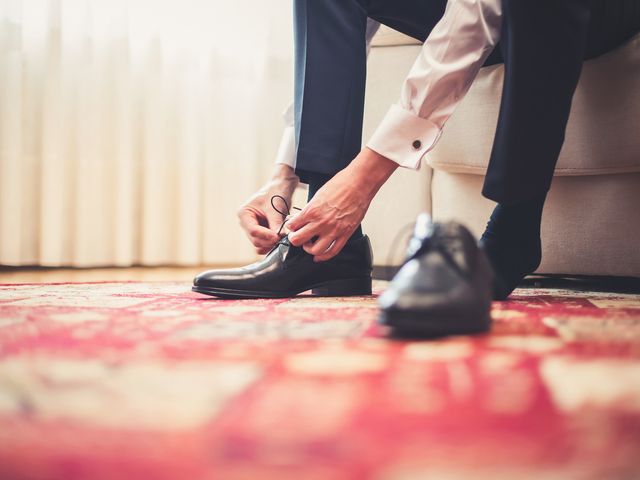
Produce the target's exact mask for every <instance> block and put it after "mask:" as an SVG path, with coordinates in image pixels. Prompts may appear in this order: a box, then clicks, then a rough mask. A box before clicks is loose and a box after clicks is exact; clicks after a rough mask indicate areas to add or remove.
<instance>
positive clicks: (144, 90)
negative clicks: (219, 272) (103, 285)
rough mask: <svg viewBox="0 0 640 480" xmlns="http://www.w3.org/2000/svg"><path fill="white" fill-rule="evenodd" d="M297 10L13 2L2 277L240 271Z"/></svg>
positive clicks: (5, 70)
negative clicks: (18, 271) (54, 271)
mask: <svg viewBox="0 0 640 480" xmlns="http://www.w3.org/2000/svg"><path fill="white" fill-rule="evenodd" d="M291 56H292V48H291V2H290V1H288V0H270V1H263V0H235V1H229V0H0V264H4V265H47V266H57V265H70V266H96V265H116V266H126V265H131V264H143V265H158V264H176V265H192V264H201V263H217V264H220V263H236V262H244V261H248V260H251V259H253V258H254V255H253V252H252V249H251V248H250V246H249V244H248V242H247V241H246V240H245V239H244V237H243V235H242V233H241V232H240V229H239V227H238V226H237V223H236V219H235V211H236V209H237V206H238V205H239V204H240V203H241V202H242V201H243V200H244V199H245V198H246V197H247V196H248V195H250V193H251V192H252V191H253V190H255V188H256V187H258V186H259V184H260V182H261V181H262V180H263V179H264V177H265V176H266V175H267V173H268V171H269V169H270V168H271V164H272V162H273V159H274V156H275V153H276V151H277V147H278V142H279V139H280V133H281V128H282V122H281V115H280V114H281V111H282V109H283V108H284V107H285V106H286V104H287V103H288V102H289V100H290V95H291V90H292V86H291V77H292V73H291V69H292V66H291Z"/></svg>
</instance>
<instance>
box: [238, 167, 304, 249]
mask: <svg viewBox="0 0 640 480" xmlns="http://www.w3.org/2000/svg"><path fill="white" fill-rule="evenodd" d="M298 183H299V180H298V177H297V176H296V174H295V172H294V170H293V168H291V167H290V166H288V165H276V169H275V172H274V174H273V176H272V177H271V179H270V180H269V181H268V182H267V183H266V184H265V185H264V186H263V187H262V188H261V189H260V190H258V192H256V193H255V194H254V195H253V196H251V198H249V200H247V201H246V202H245V203H244V204H243V205H242V206H241V207H240V208H239V209H238V219H239V220H240V225H241V226H242V229H243V230H244V231H245V233H246V234H247V237H249V240H250V241H251V243H252V244H253V246H254V247H255V248H256V251H257V252H258V253H259V254H260V255H264V254H266V253H268V252H269V251H270V250H271V249H272V248H273V246H274V245H275V244H276V243H277V242H278V241H279V240H280V237H281V236H282V235H278V229H279V228H280V225H282V222H283V221H284V218H283V216H282V214H281V213H278V212H277V211H276V210H274V209H273V207H272V206H271V198H272V197H273V196H274V195H280V196H282V197H283V198H284V199H285V200H286V201H287V203H288V204H289V206H291V197H292V196H293V192H294V191H295V189H296V187H297V186H298ZM275 202H276V206H277V207H278V208H279V209H281V211H284V210H285V208H286V207H285V206H284V204H283V202H282V201H281V200H275Z"/></svg>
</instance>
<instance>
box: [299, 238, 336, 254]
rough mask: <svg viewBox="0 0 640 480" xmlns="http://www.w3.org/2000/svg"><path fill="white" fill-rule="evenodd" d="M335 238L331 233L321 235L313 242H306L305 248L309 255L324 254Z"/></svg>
mask: <svg viewBox="0 0 640 480" xmlns="http://www.w3.org/2000/svg"><path fill="white" fill-rule="evenodd" d="M333 241H334V238H333V237H332V236H330V235H325V236H323V237H320V238H319V239H318V240H316V241H315V242H313V243H306V244H305V245H304V246H303V248H304V251H305V252H307V253H308V254H309V255H314V256H316V255H322V254H323V253H324V252H325V250H327V249H328V248H329V247H330V246H331V244H332V243H333Z"/></svg>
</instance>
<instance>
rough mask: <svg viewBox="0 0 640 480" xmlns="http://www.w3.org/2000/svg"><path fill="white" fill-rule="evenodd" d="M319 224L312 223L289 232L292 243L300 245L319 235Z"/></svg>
mask: <svg viewBox="0 0 640 480" xmlns="http://www.w3.org/2000/svg"><path fill="white" fill-rule="evenodd" d="M318 230H319V226H318V225H316V224H313V223H310V224H308V225H306V226H304V227H302V228H301V229H300V230H297V231H295V232H293V233H290V234H289V241H290V242H291V244H292V245H294V246H296V247H299V246H301V245H304V244H305V243H307V242H310V241H311V239H312V238H313V237H315V236H316V235H318V233H319V232H318Z"/></svg>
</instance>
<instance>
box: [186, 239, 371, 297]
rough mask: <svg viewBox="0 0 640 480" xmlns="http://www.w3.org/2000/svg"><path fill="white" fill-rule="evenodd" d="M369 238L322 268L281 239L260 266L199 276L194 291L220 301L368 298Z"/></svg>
mask: <svg viewBox="0 0 640 480" xmlns="http://www.w3.org/2000/svg"><path fill="white" fill-rule="evenodd" d="M372 263H373V262H372V253H371V243H370V242H369V237H367V236H366V235H365V236H363V237H362V238H359V239H356V240H352V241H350V242H348V243H347V244H346V245H345V246H344V248H343V249H342V251H341V252H340V253H339V254H338V255H336V256H335V257H333V258H332V259H331V260H328V261H326V262H318V263H316V262H314V261H313V256H312V255H309V254H308V253H307V252H305V251H304V249H302V248H300V247H295V246H293V245H291V243H290V242H289V239H288V237H284V238H283V239H282V240H281V241H280V242H278V244H277V245H276V246H275V247H274V248H273V250H271V252H270V253H269V254H268V255H267V256H266V257H265V258H264V259H263V260H261V261H259V262H257V263H254V264H252V265H249V266H247V267H243V268H232V269H225V270H210V271H208V272H204V273H201V274H200V275H198V276H197V277H196V278H195V280H194V282H193V288H192V290H193V291H194V292H198V293H204V294H205V295H213V296H216V297H222V298H287V297H293V296H295V295H297V294H299V293H302V292H306V291H307V290H311V291H312V293H313V294H314V295H321V296H332V297H338V296H350V295H371V269H372Z"/></svg>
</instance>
